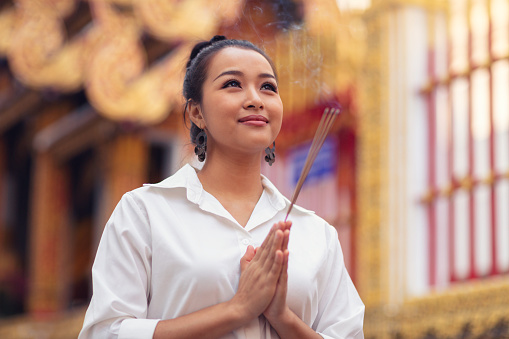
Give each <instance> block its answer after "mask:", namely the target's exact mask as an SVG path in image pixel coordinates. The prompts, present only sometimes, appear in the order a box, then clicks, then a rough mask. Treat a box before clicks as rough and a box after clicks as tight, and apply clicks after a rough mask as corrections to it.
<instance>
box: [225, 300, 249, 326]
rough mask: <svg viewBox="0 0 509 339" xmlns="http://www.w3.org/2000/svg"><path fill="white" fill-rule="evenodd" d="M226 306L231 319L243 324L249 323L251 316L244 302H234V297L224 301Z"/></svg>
mask: <svg viewBox="0 0 509 339" xmlns="http://www.w3.org/2000/svg"><path fill="white" fill-rule="evenodd" d="M226 307H227V309H228V312H229V314H230V315H231V317H232V319H233V321H234V322H235V323H238V324H239V325H240V326H243V325H245V324H247V323H249V322H250V321H251V320H252V319H253V318H255V317H253V316H252V315H251V313H250V312H249V308H248V307H247V306H246V305H244V303H239V302H236V300H235V298H234V299H232V300H230V301H228V302H226Z"/></svg>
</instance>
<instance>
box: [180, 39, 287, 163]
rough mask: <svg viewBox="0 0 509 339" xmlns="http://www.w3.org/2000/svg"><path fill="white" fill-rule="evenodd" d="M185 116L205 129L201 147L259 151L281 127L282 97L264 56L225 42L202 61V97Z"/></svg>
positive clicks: (274, 137) (273, 138)
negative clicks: (204, 74)
mask: <svg viewBox="0 0 509 339" xmlns="http://www.w3.org/2000/svg"><path fill="white" fill-rule="evenodd" d="M193 107H194V109H193V108H192V109H191V114H190V115H191V119H192V120H193V122H194V123H195V124H196V125H197V126H198V127H200V128H206V130H207V136H208V139H207V152H209V150H210V151H212V150H213V149H214V150H216V149H217V150H219V149H221V150H222V151H225V152H239V153H252V154H254V153H259V152H261V151H263V150H264V149H265V148H266V147H267V146H270V145H271V144H272V142H273V141H274V140H275V139H276V136H277V135H278V133H279V130H280V129H281V121H282V118H283V103H282V101H281V98H280V96H279V92H278V88H277V83H276V79H275V76H274V72H273V71H272V67H271V66H270V64H269V62H268V61H267V60H266V59H265V58H264V57H263V56H262V55H261V54H259V53H258V52H256V51H253V50H249V49H242V48H237V47H227V48H224V49H222V50H221V51H219V52H217V53H216V54H215V55H214V56H213V57H212V59H211V60H210V63H209V65H208V72H207V77H206V79H205V81H204V83H203V87H202V103H201V105H195V106H193Z"/></svg>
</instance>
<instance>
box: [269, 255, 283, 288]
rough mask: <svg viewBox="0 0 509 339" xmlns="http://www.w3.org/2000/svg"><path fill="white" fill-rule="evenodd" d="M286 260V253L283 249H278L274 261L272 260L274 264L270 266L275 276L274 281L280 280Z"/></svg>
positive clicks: (271, 273)
mask: <svg viewBox="0 0 509 339" xmlns="http://www.w3.org/2000/svg"><path fill="white" fill-rule="evenodd" d="M283 262H284V253H283V251H281V250H277V251H276V252H275V253H274V261H273V262H272V266H271V268H270V275H271V277H272V278H275V280H274V282H277V281H278V280H279V276H280V275H281V269H282V268H283Z"/></svg>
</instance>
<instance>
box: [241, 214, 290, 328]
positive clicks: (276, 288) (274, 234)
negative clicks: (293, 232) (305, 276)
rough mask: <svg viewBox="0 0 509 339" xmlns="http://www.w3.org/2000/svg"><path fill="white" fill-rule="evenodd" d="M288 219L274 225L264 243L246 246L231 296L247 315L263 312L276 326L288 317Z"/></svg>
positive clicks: (248, 316)
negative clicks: (235, 291)
mask: <svg viewBox="0 0 509 339" xmlns="http://www.w3.org/2000/svg"><path fill="white" fill-rule="evenodd" d="M291 225H292V223H291V222H290V221H286V222H283V221H281V222H279V223H277V224H274V226H273V227H272V228H271V230H270V232H269V234H268V235H267V237H266V238H265V240H264V242H263V244H262V245H261V246H260V247H258V248H256V249H255V248H253V246H248V248H247V250H246V253H245V254H244V256H243V257H242V259H241V260H240V269H241V276H240V281H239V287H238V290H237V293H236V294H235V296H234V298H233V299H232V300H231V301H232V302H233V303H237V305H238V307H239V309H241V310H243V311H244V312H245V316H246V318H249V319H251V318H255V317H258V316H259V315H261V314H263V315H264V316H265V318H266V319H267V320H268V321H269V322H270V323H271V325H272V326H275V325H276V324H278V323H281V322H283V321H284V319H285V317H286V318H288V316H290V313H289V312H291V311H290V309H289V308H288V306H287V304H286V292H287V282H288V257H289V251H288V241H289V237H290V228H291Z"/></svg>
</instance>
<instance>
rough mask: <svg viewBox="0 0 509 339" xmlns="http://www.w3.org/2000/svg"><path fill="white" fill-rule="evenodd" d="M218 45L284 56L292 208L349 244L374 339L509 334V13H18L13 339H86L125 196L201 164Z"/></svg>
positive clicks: (72, 4) (461, 8)
mask: <svg viewBox="0 0 509 339" xmlns="http://www.w3.org/2000/svg"><path fill="white" fill-rule="evenodd" d="M215 34H223V35H226V36H227V37H229V38H240V39H247V40H251V41H252V42H254V43H256V44H258V45H259V46H260V47H262V48H263V49H264V50H266V51H267V53H268V54H269V55H270V56H271V57H272V58H273V59H274V61H275V64H276V67H277V70H278V73H279V83H280V84H279V87H280V94H281V97H282V99H283V103H284V107H285V116H284V120H283V127H282V131H281V134H280V135H279V137H278V139H277V140H276V143H277V146H276V154H277V159H276V163H275V164H274V166H272V167H268V166H266V165H263V166H264V168H263V171H264V174H265V175H267V176H268V177H269V178H270V179H271V180H272V181H273V182H274V183H275V184H276V186H277V187H279V189H280V190H281V192H282V193H283V194H285V195H286V196H291V193H292V191H293V188H294V186H295V183H296V181H297V179H298V176H299V174H300V169H301V167H302V164H303V162H304V159H305V157H306V152H307V149H308V148H309V145H310V141H311V139H312V137H313V135H314V131H315V129H316V127H317V125H318V122H319V118H320V116H321V113H322V111H323V109H324V108H325V107H327V106H330V105H336V104H337V103H338V102H339V103H340V104H341V106H342V107H343V112H342V114H341V116H340V118H339V119H338V121H337V122H336V124H335V126H334V127H333V130H332V132H331V134H330V136H329V137H328V139H327V140H326V142H325V145H324V147H323V149H322V151H321V153H320V155H319V156H318V158H317V161H316V163H315V165H314V166H313V169H312V171H311V173H310V175H309V177H308V180H307V181H306V184H305V186H304V188H303V191H302V193H301V195H300V196H299V200H298V204H300V205H302V206H304V207H307V208H309V209H313V210H315V211H316V212H317V213H318V214H319V215H320V216H322V217H324V218H325V219H326V220H327V221H328V222H330V223H331V224H332V225H333V226H334V227H336V228H337V230H338V233H339V238H340V242H341V244H342V247H343V251H344V254H345V262H346V265H347V267H348V269H349V272H350V274H351V276H352V279H353V281H354V283H355V285H356V287H357V288H358V290H359V293H360V295H361V297H362V299H363V300H364V302H365V304H366V307H367V308H366V318H365V336H366V338H427V339H431V338H509V306H508V305H509V0H443V1H438V0H428V1H426V0H371V1H370V0H229V1H215V0H143V1H141V0H140V1H135V0H88V1H87V0H81V1H80V0H18V1H9V0H3V1H2V2H0V338H7V339H11V338H13V339H14V338H76V336H77V334H78V332H79V330H80V328H81V325H82V322H83V317H84V314H85V310H86V307H87V305H88V302H89V300H90V297H91V274H90V270H91V265H92V262H93V259H94V255H95V251H96V248H97V245H98V241H99V239H100V236H101V233H102V230H103V227H104V225H105V223H106V220H107V219H108V218H109V215H110V214H111V212H112V210H113V208H114V207H115V205H116V204H117V202H118V201H119V199H120V197H121V196H122V195H123V193H125V192H126V191H129V190H132V189H134V188H136V187H138V186H140V185H142V184H143V183H146V182H158V181H160V180H162V179H164V178H165V177H167V176H169V175H171V174H172V173H174V172H175V171H176V170H177V169H178V168H180V167H181V166H182V165H184V164H185V163H187V162H191V163H193V164H196V160H195V157H194V154H193V152H192V147H191V146H190V141H189V132H188V129H187V126H186V123H185V122H184V119H183V116H182V112H183V99H182V92H181V84H182V80H183V70H184V67H185V63H186V60H187V57H188V54H189V51H190V47H191V46H192V45H194V44H195V43H196V42H198V41H200V40H209V39H210V38H211V37H212V36H213V35H215Z"/></svg>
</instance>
